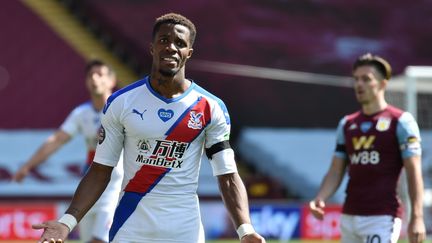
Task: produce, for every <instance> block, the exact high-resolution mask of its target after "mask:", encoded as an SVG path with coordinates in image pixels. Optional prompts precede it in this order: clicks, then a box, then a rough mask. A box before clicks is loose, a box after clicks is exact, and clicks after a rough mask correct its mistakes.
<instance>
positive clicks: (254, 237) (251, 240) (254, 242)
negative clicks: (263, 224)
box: [240, 233, 266, 243]
mask: <svg viewBox="0 0 432 243" xmlns="http://www.w3.org/2000/svg"><path fill="white" fill-rule="evenodd" d="M240 242H241V243H265V242H266V240H265V239H264V238H263V237H262V236H261V235H259V234H258V233H253V234H250V235H245V236H243V238H241V240H240Z"/></svg>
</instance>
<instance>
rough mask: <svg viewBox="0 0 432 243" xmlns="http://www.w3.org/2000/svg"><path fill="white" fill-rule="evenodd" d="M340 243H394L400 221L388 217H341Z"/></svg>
mask: <svg viewBox="0 0 432 243" xmlns="http://www.w3.org/2000/svg"><path fill="white" fill-rule="evenodd" d="M340 225H341V242H342V243H388V242H390V243H396V242H397V240H398V238H399V235H400V232H401V228H402V220H401V219H400V218H395V217H393V216H390V215H377V216H355V215H347V214H342V216H341V221H340Z"/></svg>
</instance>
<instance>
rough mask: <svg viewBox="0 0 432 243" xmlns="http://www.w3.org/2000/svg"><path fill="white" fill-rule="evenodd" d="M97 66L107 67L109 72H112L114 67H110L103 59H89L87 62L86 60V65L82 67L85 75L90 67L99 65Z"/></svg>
mask: <svg viewBox="0 0 432 243" xmlns="http://www.w3.org/2000/svg"><path fill="white" fill-rule="evenodd" d="M99 66H105V67H107V68H108V70H109V73H110V74H114V69H112V68H111V66H110V65H108V64H106V63H105V62H104V61H102V60H99V59H93V60H90V61H89V62H87V64H86V66H85V68H84V71H85V74H86V75H87V74H88V73H89V72H90V70H91V69H92V68H94V67H99Z"/></svg>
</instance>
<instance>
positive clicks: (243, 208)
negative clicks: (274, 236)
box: [217, 172, 265, 243]
mask: <svg viewBox="0 0 432 243" xmlns="http://www.w3.org/2000/svg"><path fill="white" fill-rule="evenodd" d="M217 178H218V183H219V189H220V191H221V195H222V200H223V202H224V203H225V207H226V208H227V210H228V212H229V214H230V216H231V219H232V221H233V223H234V225H235V227H236V229H237V233H238V234H239V238H240V240H241V242H243V243H246V242H248V243H255V242H257V243H258V242H265V240H264V238H263V237H261V236H260V235H259V234H257V233H256V232H255V230H254V228H253V226H252V224H251V220H250V216H249V202H248V197H247V193H246V188H245V186H244V184H243V181H242V180H241V178H240V176H239V174H238V173H237V172H235V173H229V174H224V175H219V176H218V177H217Z"/></svg>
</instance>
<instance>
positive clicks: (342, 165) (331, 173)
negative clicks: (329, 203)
mask: <svg viewBox="0 0 432 243" xmlns="http://www.w3.org/2000/svg"><path fill="white" fill-rule="evenodd" d="M346 119H347V118H346V117H344V118H342V119H341V120H340V122H339V124H338V127H337V129H336V149H335V153H334V155H333V159H332V163H331V165H330V168H329V169H328V171H327V173H326V175H325V176H324V179H323V180H322V182H321V186H320V189H319V190H318V193H317V195H316V196H315V198H314V199H313V200H312V201H310V202H309V209H310V211H311V213H312V215H313V216H315V218H317V219H320V220H322V219H323V217H324V208H325V201H326V200H327V199H328V198H329V197H331V196H332V195H333V194H334V193H335V192H336V190H337V189H338V188H339V186H340V184H341V182H342V179H343V177H344V175H345V170H346V167H347V155H346V148H345V135H344V127H345V124H346V121H347V120H346Z"/></svg>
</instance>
